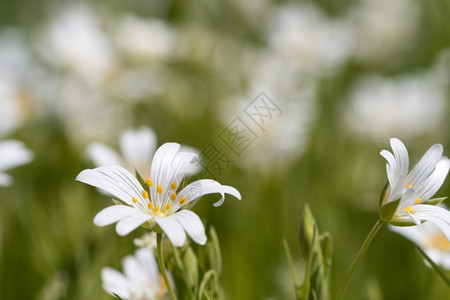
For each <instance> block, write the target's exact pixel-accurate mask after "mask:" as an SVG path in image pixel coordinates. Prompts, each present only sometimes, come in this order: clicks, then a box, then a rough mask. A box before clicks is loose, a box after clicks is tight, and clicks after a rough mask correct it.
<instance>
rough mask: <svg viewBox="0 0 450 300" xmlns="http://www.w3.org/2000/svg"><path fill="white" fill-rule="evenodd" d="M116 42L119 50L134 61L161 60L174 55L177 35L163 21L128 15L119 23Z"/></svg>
mask: <svg viewBox="0 0 450 300" xmlns="http://www.w3.org/2000/svg"><path fill="white" fill-rule="evenodd" d="M116 40H117V43H118V46H119V48H120V49H121V50H122V51H123V52H124V53H125V55H127V56H128V57H130V58H132V59H136V60H138V61H141V60H143V61H148V60H161V59H164V58H166V57H168V56H169V55H170V54H171V53H172V51H173V49H174V47H175V42H176V40H177V34H176V32H175V31H174V30H173V29H172V28H171V27H170V26H169V25H168V24H167V23H165V22H163V21H160V20H156V19H152V20H149V19H142V18H139V17H137V16H134V15H131V14H127V15H125V16H123V17H122V18H121V19H120V20H119V21H118V23H117V33H116Z"/></svg>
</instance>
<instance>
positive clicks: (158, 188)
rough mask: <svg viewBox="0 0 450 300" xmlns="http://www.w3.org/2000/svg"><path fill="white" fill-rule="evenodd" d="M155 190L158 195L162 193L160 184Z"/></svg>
mask: <svg viewBox="0 0 450 300" xmlns="http://www.w3.org/2000/svg"><path fill="white" fill-rule="evenodd" d="M156 190H157V191H158V194H162V192H163V190H162V186H161V185H160V184H158V186H157V187H156Z"/></svg>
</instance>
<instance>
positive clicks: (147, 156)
mask: <svg viewBox="0 0 450 300" xmlns="http://www.w3.org/2000/svg"><path fill="white" fill-rule="evenodd" d="M155 148H156V134H155V132H154V131H153V130H152V129H151V128H150V127H147V126H141V127H140V128H137V129H132V128H130V129H126V130H125V131H123V132H122V134H121V135H120V137H119V149H120V154H119V153H117V151H115V150H114V149H112V148H111V147H109V146H108V145H105V144H103V143H92V144H91V145H89V146H88V148H87V149H86V153H87V155H88V157H89V158H90V159H91V160H92V162H93V163H94V165H95V166H96V167H101V166H106V165H119V166H122V167H124V168H125V169H127V170H128V171H130V172H132V173H134V171H135V168H136V170H137V171H138V172H139V174H149V173H150V166H151V158H152V157H153V155H154V154H155ZM180 149H181V151H183V152H195V153H197V152H198V150H197V149H195V148H192V147H189V146H185V145H181V146H180ZM200 169H201V166H200V165H197V164H192V165H190V168H189V169H187V170H186V174H187V175H195V174H197V173H198V172H199V171H200Z"/></svg>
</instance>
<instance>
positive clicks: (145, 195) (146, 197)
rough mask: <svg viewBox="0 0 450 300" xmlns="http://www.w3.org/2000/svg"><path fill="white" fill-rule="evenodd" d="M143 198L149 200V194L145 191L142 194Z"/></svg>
mask: <svg viewBox="0 0 450 300" xmlns="http://www.w3.org/2000/svg"><path fill="white" fill-rule="evenodd" d="M142 197H144V199H148V193H147V191H146V190H144V191H143V192H142Z"/></svg>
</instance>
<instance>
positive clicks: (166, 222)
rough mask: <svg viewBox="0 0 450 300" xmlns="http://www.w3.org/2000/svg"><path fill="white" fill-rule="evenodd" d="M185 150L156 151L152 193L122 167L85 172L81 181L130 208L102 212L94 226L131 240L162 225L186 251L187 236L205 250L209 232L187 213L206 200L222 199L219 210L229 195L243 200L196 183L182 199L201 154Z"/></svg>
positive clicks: (167, 147) (211, 185)
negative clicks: (187, 177) (133, 233)
mask: <svg viewBox="0 0 450 300" xmlns="http://www.w3.org/2000/svg"><path fill="white" fill-rule="evenodd" d="M179 150H180V145H179V144H177V143H166V144H164V145H162V146H161V147H160V148H159V149H158V150H157V151H156V153H155V156H154V157H153V161H152V166H151V171H150V177H149V178H147V179H146V180H145V181H146V183H147V187H146V188H144V187H142V185H141V184H140V183H139V181H138V180H137V179H136V178H135V177H134V176H133V175H132V174H131V173H130V172H128V171H127V170H125V169H124V168H122V167H120V166H116V165H108V166H103V167H99V168H96V169H87V170H84V171H82V172H81V173H80V174H79V175H78V176H77V178H76V180H78V181H81V182H84V183H87V184H90V185H92V186H95V187H98V188H100V189H103V190H105V191H107V192H109V193H111V194H112V195H114V196H115V197H117V198H118V199H120V200H122V201H123V202H124V204H121V205H113V206H110V207H107V208H105V209H103V210H102V211H100V212H99V213H98V214H97V215H96V216H95V218H94V223H95V224H96V225H97V226H106V225H109V224H112V223H115V222H117V225H116V231H117V233H118V234H119V235H126V234H128V233H130V232H131V231H132V230H134V229H136V228H137V227H139V226H141V225H144V227H147V228H153V227H154V226H155V225H156V224H157V225H158V226H159V228H160V229H161V230H162V231H164V233H165V234H166V235H167V237H168V238H169V239H170V241H171V242H172V244H173V245H175V246H178V247H181V246H183V245H184V242H185V241H186V233H187V234H188V235H189V236H190V237H191V238H192V239H193V240H194V241H195V242H196V243H198V244H202V245H203V244H205V243H206V235H205V228H204V226H203V224H202V222H201V220H200V218H199V217H198V216H197V215H196V214H195V213H194V212H192V211H190V210H188V209H183V208H184V207H186V205H188V206H192V205H193V204H194V203H195V202H194V201H195V200H197V199H199V198H200V197H201V196H203V195H206V194H212V193H220V194H221V195H222V198H221V199H220V200H219V201H218V202H217V203H215V204H214V205H215V206H220V205H221V204H222V203H223V201H224V197H225V194H230V195H233V196H234V197H236V198H238V199H241V195H240V193H239V192H238V191H237V190H236V189H235V188H233V187H230V186H225V185H221V184H220V183H218V182H216V181H214V180H209V179H202V180H198V181H195V182H192V183H191V184H189V185H187V186H186V187H184V188H183V189H181V190H180V191H179V192H178V193H177V190H178V189H179V187H180V183H181V182H182V180H183V178H184V176H185V175H186V173H187V172H188V171H189V170H190V169H191V168H192V164H194V162H195V160H196V159H198V158H197V157H198V155H197V154H195V153H191V152H181V151H179ZM147 190H148V191H149V192H148V191H147ZM157 230H158V229H157Z"/></svg>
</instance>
